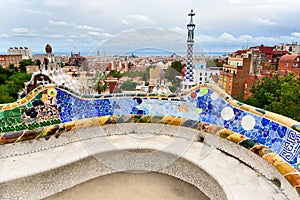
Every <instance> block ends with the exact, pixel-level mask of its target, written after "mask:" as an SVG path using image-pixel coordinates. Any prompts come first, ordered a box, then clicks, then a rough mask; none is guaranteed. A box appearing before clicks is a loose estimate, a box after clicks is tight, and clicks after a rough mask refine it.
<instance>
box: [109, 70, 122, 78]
mask: <svg viewBox="0 0 300 200" xmlns="http://www.w3.org/2000/svg"><path fill="white" fill-rule="evenodd" d="M108 76H112V77H114V78H122V76H123V74H122V73H121V72H120V71H116V70H111V71H110V72H109V74H108Z"/></svg>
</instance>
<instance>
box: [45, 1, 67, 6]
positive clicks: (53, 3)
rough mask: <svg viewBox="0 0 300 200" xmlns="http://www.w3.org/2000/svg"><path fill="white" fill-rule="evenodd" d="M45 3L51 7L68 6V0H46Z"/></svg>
mask: <svg viewBox="0 0 300 200" xmlns="http://www.w3.org/2000/svg"><path fill="white" fill-rule="evenodd" d="M43 4H44V5H45V6H49V7H65V6H67V3H66V1H64V0H44V1H43Z"/></svg>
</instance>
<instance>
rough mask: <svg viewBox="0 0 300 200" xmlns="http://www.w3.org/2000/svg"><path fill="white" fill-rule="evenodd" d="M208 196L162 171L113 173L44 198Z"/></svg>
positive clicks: (189, 198) (131, 199)
mask: <svg viewBox="0 0 300 200" xmlns="http://www.w3.org/2000/svg"><path fill="white" fill-rule="evenodd" d="M57 199H59V200H71V199H86V200H96V199H97V200H98V199H106V200H118V199H122V200H139V199H143V200H152V199H156V200H164V199H172V200H179V199H180V200H196V199H197V200H208V199H209V198H208V197H207V196H205V194H203V193H202V192H201V191H200V190H198V189H197V188H196V187H194V186H192V185H190V184H188V183H186V182H184V181H181V180H179V179H176V178H174V177H171V176H168V175H165V174H160V173H146V172H145V173H141V172H138V173H114V174H110V175H106V176H102V177H98V178H95V179H92V180H89V181H87V182H84V183H81V184H79V185H77V186H74V187H72V188H70V189H67V190H64V191H62V192H60V193H57V194H55V195H53V196H51V197H48V198H46V199H44V200H57Z"/></svg>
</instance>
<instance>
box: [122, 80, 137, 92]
mask: <svg viewBox="0 0 300 200" xmlns="http://www.w3.org/2000/svg"><path fill="white" fill-rule="evenodd" d="M136 86H137V82H133V81H125V82H124V83H122V85H121V88H122V90H125V91H135V88H136Z"/></svg>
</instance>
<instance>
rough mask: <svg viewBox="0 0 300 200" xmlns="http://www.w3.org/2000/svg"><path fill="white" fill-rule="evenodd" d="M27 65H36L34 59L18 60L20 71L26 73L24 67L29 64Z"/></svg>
mask: <svg viewBox="0 0 300 200" xmlns="http://www.w3.org/2000/svg"><path fill="white" fill-rule="evenodd" d="M29 65H36V63H35V62H34V61H32V60H31V59H28V60H27V59H24V60H21V61H20V62H19V69H20V72H24V73H26V67H27V66H29Z"/></svg>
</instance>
